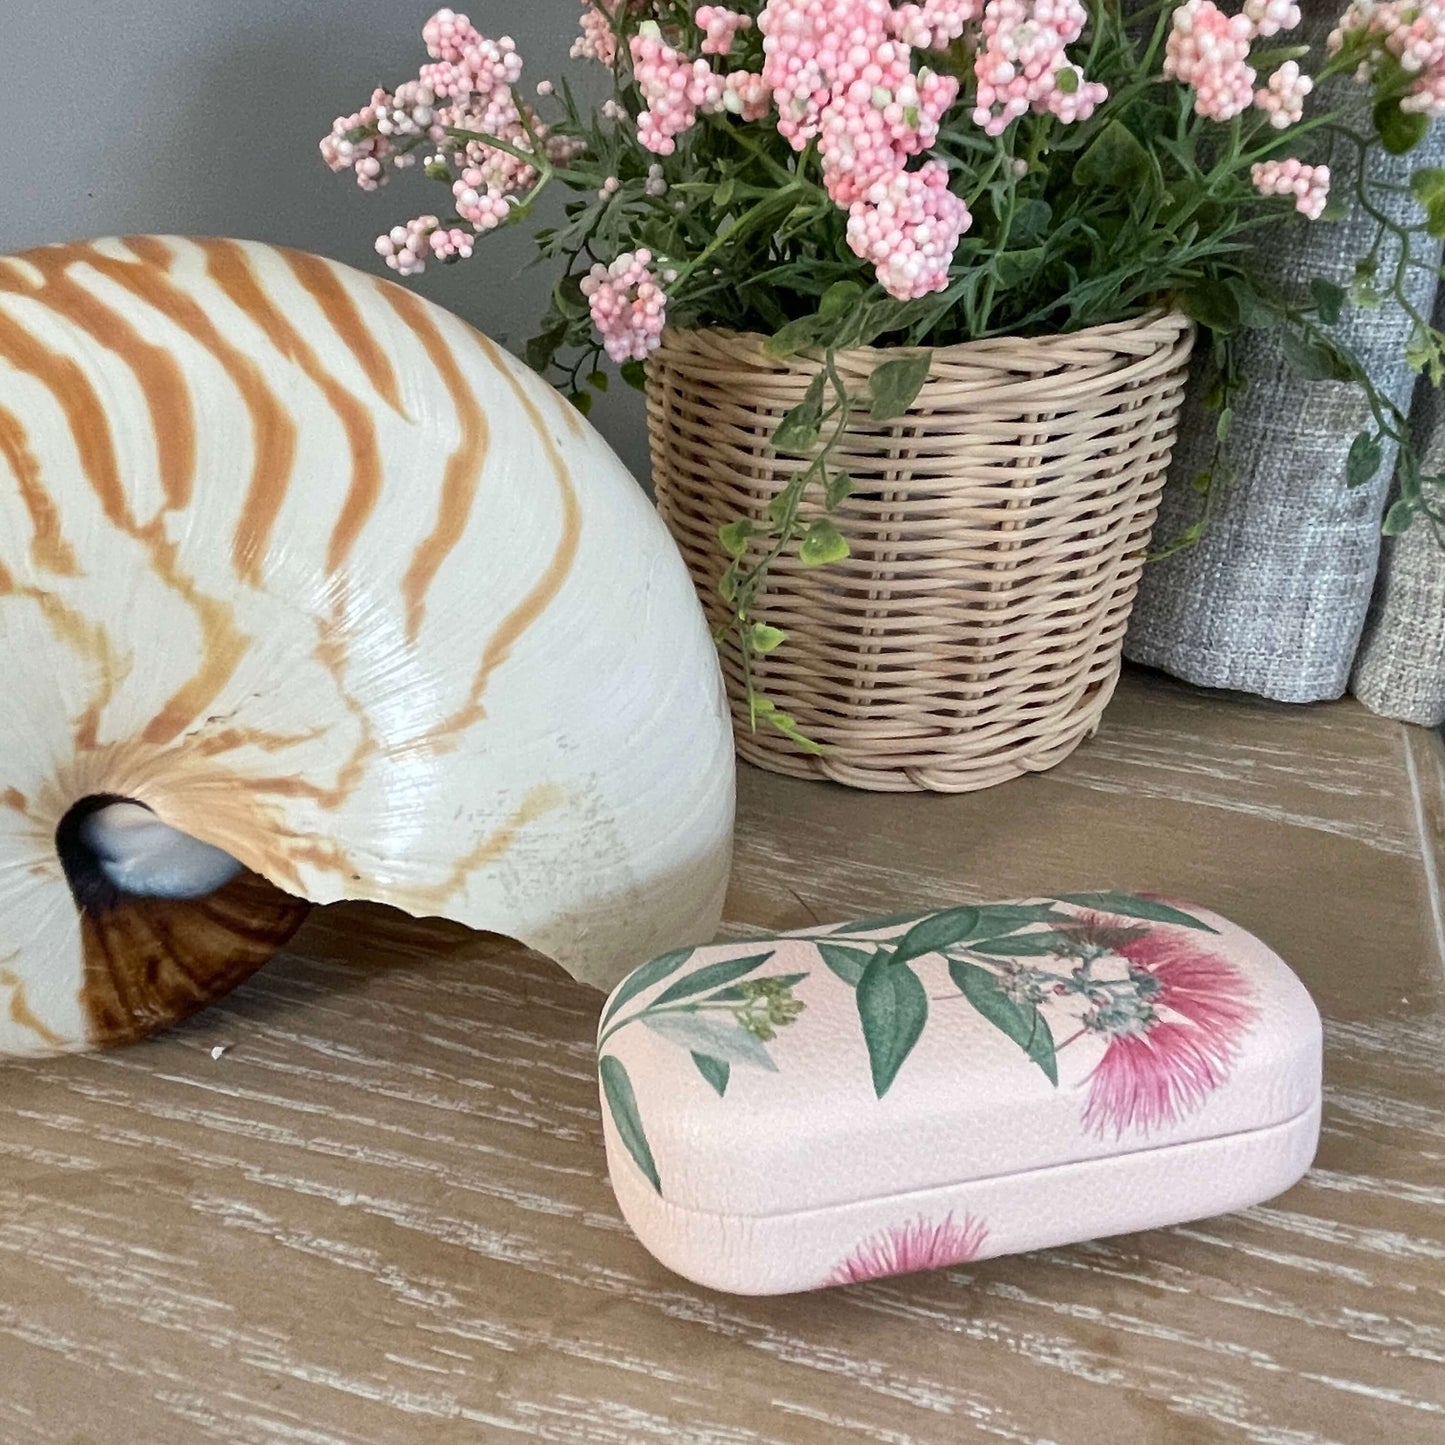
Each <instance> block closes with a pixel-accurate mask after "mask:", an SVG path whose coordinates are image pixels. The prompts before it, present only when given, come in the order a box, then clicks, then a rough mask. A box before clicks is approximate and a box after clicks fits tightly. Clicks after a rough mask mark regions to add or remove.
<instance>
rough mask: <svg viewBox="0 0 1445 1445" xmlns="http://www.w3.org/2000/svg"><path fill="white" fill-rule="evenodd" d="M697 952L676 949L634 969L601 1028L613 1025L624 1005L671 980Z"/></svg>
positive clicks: (691, 949) (621, 985)
mask: <svg viewBox="0 0 1445 1445" xmlns="http://www.w3.org/2000/svg"><path fill="white" fill-rule="evenodd" d="M696 952H697V950H696V949H695V948H676V949H674V950H673V951H672V952H671V953H664V954H663V955H662V956H661V957H660V958H654V959H653V960H652V962H651V963H644V964H643V965H642V967H641V968H635V969H633V970H632V972H631V973H629V974H628V975H627V977H626V978H625V979H623V980H622V983H621V984H620V985H619V986H618V989H617V992H616V993H615V994H614V995H613V996H612V1002H611V1003H610V1004H608V1005H607V1011H606V1012H605V1013H604V1014H603V1015H602V1022H601V1024H600V1025H599V1028H601V1027H605V1026H606V1025H607V1024H609V1023H611V1022H612V1020H613V1019H614V1018H616V1017H617V1013H618V1010H619V1009H621V1007H622V1006H623V1004H625V1003H630V1002H631V1001H632V1000H633V999H635V998H636V997H637V995H638V994H640V993H641V992H642V991H643V990H644V989H649V988H651V987H652V986H653V984H655V983H661V982H662V980H663V979H665V978H670V977H671V976H672V975H673V974H675V973H676V972H677V971H678V969H680V968H681V967H682V966H683V964H685V963H686V962H687V961H688V959H690V958H691V957H692V956H693V954H694V953H696Z"/></svg>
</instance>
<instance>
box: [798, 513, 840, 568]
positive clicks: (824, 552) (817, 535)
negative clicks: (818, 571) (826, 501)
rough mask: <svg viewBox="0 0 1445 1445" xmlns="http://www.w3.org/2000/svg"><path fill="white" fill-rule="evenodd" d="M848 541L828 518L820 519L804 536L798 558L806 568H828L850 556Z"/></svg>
mask: <svg viewBox="0 0 1445 1445" xmlns="http://www.w3.org/2000/svg"><path fill="white" fill-rule="evenodd" d="M848 550H849V549H848V539H847V538H846V537H845V536H844V535H843V534H842V533H841V532H840V531H839V530H838V529H837V527H835V526H834V525H833V524H832V522H830V521H829V520H828V519H827V518H826V517H819V518H818V520H817V521H816V522H814V523H813V524H812V526H810V527H809V528H808V530H807V532H805V533H804V535H803V540H802V542H801V543H800V544H799V546H798V558H799V560H800V561H801V562H802V564H803V566H805V567H826V566H827V565H828V563H830V562H841V561H842V560H843V559H844V558H845V557H846V556H847V555H848Z"/></svg>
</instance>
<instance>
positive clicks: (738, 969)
mask: <svg viewBox="0 0 1445 1445" xmlns="http://www.w3.org/2000/svg"><path fill="white" fill-rule="evenodd" d="M773 952H774V950H772V949H769V950H768V951H767V952H766V953H753V954H749V955H748V956H747V957H746V958H725V959H723V960H722V962H721V963H710V964H708V966H707V967H706V968H700V969H698V971H697V972H696V973H690V974H688V975H687V976H686V977H685V978H680V979H678V981H677V982H676V983H675V984H673V985H672V986H671V987H670V988H666V989H664V990H663V991H662V992H661V993H660V994H658V996H657V997H656V998H655V999H653V1001H652V1003H651V1004H650V1005H649V1007H651V1008H661V1007H662V1006H663V1005H664V1004H669V1003H676V1002H677V1001H678V1000H679V999H684V998H693V997H695V996H696V995H697V994H700V993H707V992H708V991H709V990H710V989H714V988H722V987H723V985H724V984H729V983H735V982H736V981H737V980H738V979H740V978H743V977H745V976H746V975H747V974H750V973H752V972H753V970H754V969H756V968H759V967H761V966H762V965H763V964H765V963H766V962H767V961H768V960H769V959H770V958H771V957H772V956H773Z"/></svg>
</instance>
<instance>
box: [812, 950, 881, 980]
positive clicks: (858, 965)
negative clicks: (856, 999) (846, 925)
mask: <svg viewBox="0 0 1445 1445" xmlns="http://www.w3.org/2000/svg"><path fill="white" fill-rule="evenodd" d="M818 954H819V957H821V958H822V960H823V962H824V963H826V964H827V965H828V967H829V968H830V969H831V970H832V971H833V972H834V973H835V974H836V975H837V976H838V977H839V978H841V979H842V980H843V982H844V983H846V984H847V985H848V987H849V988H857V987H858V980H859V979H860V978H862V977H863V970H864V969H865V968H867V967H868V965H869V964H870V963H872V962H873V958H874V954H873V953H871V952H869V951H868V950H867V949H866V948H849V947H848V946H847V945H845V944H842V943H819V944H818Z"/></svg>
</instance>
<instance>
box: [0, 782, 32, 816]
mask: <svg viewBox="0 0 1445 1445" xmlns="http://www.w3.org/2000/svg"><path fill="white" fill-rule="evenodd" d="M0 805H3V806H4V807H7V808H9V809H10V811H11V812H13V813H23V814H26V815H27V816H28V815H29V813H30V803H29V800H28V799H27V798H26V796H25V794H24V793H22V792H21V791H20V789H19V788H6V789H5V790H4V791H3V792H0Z"/></svg>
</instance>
